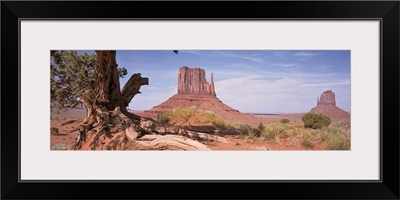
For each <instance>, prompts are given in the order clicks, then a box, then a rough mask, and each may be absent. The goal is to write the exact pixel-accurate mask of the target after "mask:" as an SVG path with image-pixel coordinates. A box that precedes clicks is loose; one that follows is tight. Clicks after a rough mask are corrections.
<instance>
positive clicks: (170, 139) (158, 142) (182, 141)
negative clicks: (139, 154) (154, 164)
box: [133, 135, 210, 150]
mask: <svg viewBox="0 0 400 200" xmlns="http://www.w3.org/2000/svg"><path fill="white" fill-rule="evenodd" d="M133 143H134V145H135V147H136V148H139V149H148V150H151V149H156V150H210V149H209V148H208V147H207V146H206V145H204V144H202V143H200V142H197V141H195V140H192V139H189V138H187V137H183V136H179V135H145V136H143V137H142V138H140V140H136V141H133Z"/></svg>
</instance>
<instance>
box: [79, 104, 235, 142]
mask: <svg viewBox="0 0 400 200" xmlns="http://www.w3.org/2000/svg"><path fill="white" fill-rule="evenodd" d="M99 120H102V121H100V122H99V123H98V124H99V125H98V126H97V127H95V128H94V127H93V128H92V129H86V128H82V127H81V128H80V129H79V130H78V131H77V133H78V135H79V136H78V140H77V143H76V145H75V148H74V149H81V150H115V149H119V150H210V149H209V148H208V147H207V146H206V145H204V144H203V143H201V142H202V141H203V142H204V141H208V142H209V141H220V142H225V143H230V141H229V140H227V139H225V138H223V137H220V136H217V135H212V134H207V133H201V132H195V131H190V130H186V129H183V128H180V127H174V126H165V125H162V124H160V123H158V122H157V121H155V120H152V119H146V118H140V120H135V119H130V118H128V117H127V116H125V115H124V114H122V112H121V111H120V110H119V109H118V108H117V109H115V110H114V111H112V112H110V113H109V115H108V116H103V117H99ZM106 121H107V122H108V123H106Z"/></svg>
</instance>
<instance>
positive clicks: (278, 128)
mask: <svg viewBox="0 0 400 200" xmlns="http://www.w3.org/2000/svg"><path fill="white" fill-rule="evenodd" d="M289 129H291V128H290V127H289V126H287V125H284V124H271V125H269V126H266V128H265V129H264V130H263V132H262V133H261V135H262V136H263V137H264V138H265V139H266V140H268V141H273V142H274V141H275V142H279V139H282V138H287V137H289V136H290V134H289V132H288V130H289Z"/></svg>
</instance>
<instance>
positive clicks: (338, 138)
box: [325, 134, 350, 150]
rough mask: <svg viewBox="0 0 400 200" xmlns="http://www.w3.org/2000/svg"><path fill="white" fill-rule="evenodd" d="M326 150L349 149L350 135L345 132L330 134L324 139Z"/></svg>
mask: <svg viewBox="0 0 400 200" xmlns="http://www.w3.org/2000/svg"><path fill="white" fill-rule="evenodd" d="M325 149H326V150H349V149H350V137H349V136H348V135H346V134H338V135H330V136H329V137H328V138H327V139H326V141H325Z"/></svg>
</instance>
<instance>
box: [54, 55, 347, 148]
mask: <svg viewBox="0 0 400 200" xmlns="http://www.w3.org/2000/svg"><path fill="white" fill-rule="evenodd" d="M350 55H351V51H350V50H179V49H177V50H173V49H171V50H51V51H50V88H51V89H50V96H51V97H50V105H51V106H50V112H51V114H50V116H51V119H50V149H51V150H197V151H199V150H200V151H205V150H235V151H236V150H240V151H242V150H246V151H247V150H252V151H287V150H292V151H293V150H295V151H299V150H300V151H310V150H311V151H320V150H351V140H350V138H351V134H350V129H351V122H350V118H351V117H350V115H351V107H350V104H351V92H350V91H351V90H350V89H351V81H350Z"/></svg>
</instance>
